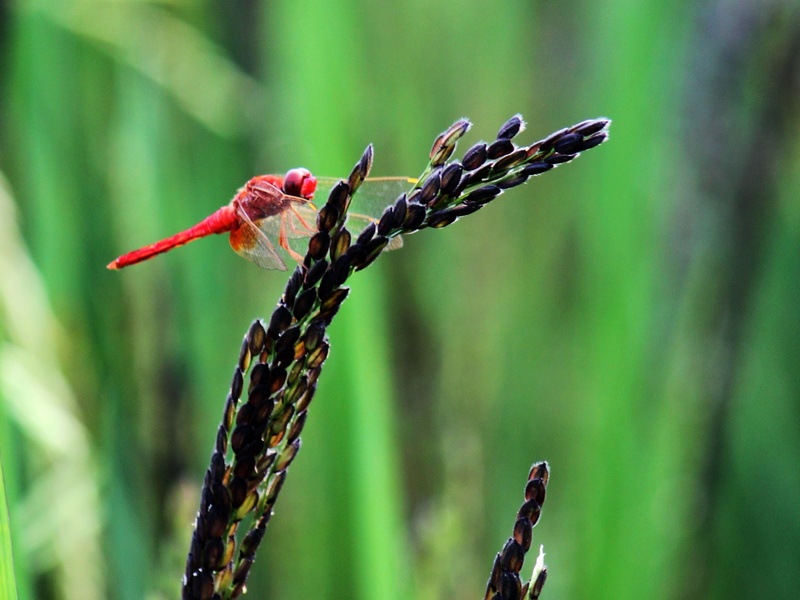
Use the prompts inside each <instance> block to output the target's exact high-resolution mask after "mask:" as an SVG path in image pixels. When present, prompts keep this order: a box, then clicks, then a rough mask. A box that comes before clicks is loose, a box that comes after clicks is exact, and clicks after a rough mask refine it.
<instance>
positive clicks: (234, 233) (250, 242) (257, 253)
mask: <svg viewBox="0 0 800 600" xmlns="http://www.w3.org/2000/svg"><path fill="white" fill-rule="evenodd" d="M236 215H237V216H238V217H239V219H240V221H239V226H238V227H234V228H233V229H232V230H231V235H230V243H231V248H233V249H234V251H235V252H236V253H237V254H238V255H239V256H242V257H244V258H246V259H247V260H249V261H251V262H254V263H255V264H257V265H258V266H259V267H261V268H262V269H277V270H279V271H285V270H286V265H285V264H284V262H283V260H282V259H281V257H280V255H279V254H278V253H277V251H276V250H275V246H273V245H272V242H270V241H269V238H268V237H267V236H266V234H265V233H264V232H263V231H262V230H261V229H260V228H258V227H257V226H256V225H255V223H253V221H252V220H251V219H250V217H248V216H247V213H246V212H245V211H244V210H243V209H242V207H241V206H240V205H238V204H237V205H236ZM262 220H265V221H266V220H277V221H280V216H276V217H270V218H269V219H262ZM276 239H277V238H276Z"/></svg>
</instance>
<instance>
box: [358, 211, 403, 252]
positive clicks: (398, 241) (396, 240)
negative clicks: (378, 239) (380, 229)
mask: <svg viewBox="0 0 800 600" xmlns="http://www.w3.org/2000/svg"><path fill="white" fill-rule="evenodd" d="M370 223H375V224H376V225H377V224H378V220H377V219H373V218H372V217H368V216H367V215H362V214H359V213H354V212H349V213H348V216H347V228H348V229H349V230H350V231H351V233H355V234H356V235H358V233H360V232H361V231H363V230H364V228H365V227H366V226H367V225H369V224H370ZM402 247H403V237H402V236H399V235H396V236H394V237H393V238H391V239H390V240H389V243H388V244H386V248H385V249H386V250H399V249H400V248H402Z"/></svg>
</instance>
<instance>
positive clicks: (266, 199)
mask: <svg viewBox="0 0 800 600" xmlns="http://www.w3.org/2000/svg"><path fill="white" fill-rule="evenodd" d="M336 181H338V180H337V179H334V178H319V179H318V178H316V177H314V175H312V174H311V172H310V171H309V170H308V169H303V168H298V169H291V170H290V171H288V172H287V173H286V175H285V176H283V177H282V176H280V175H258V176H256V177H253V178H252V179H251V180H250V181H248V182H247V183H246V184H245V185H244V186H243V187H242V188H241V189H239V191H238V192H237V193H236V195H235V196H234V197H233V200H231V202H230V204H227V205H225V206H223V207H222V208H220V209H218V210H216V211H215V212H213V213H212V214H211V215H209V216H208V217H206V218H205V219H203V220H202V221H200V222H199V223H198V224H197V225H195V226H194V227H190V228H189V229H186V230H185V231H181V232H180V233H176V234H175V235H173V236H171V237H168V238H166V239H163V240H161V241H159V242H156V243H155V244H150V245H149V246H145V247H143V248H139V249H138V250H134V251H132V252H128V253H127V254H123V255H122V256H120V257H119V258H117V259H115V260H113V261H111V262H110V263H109V264H108V268H109V269H121V268H123V267H127V266H129V265H135V264H136V263H139V262H142V261H144V260H148V259H150V258H152V257H154V256H156V255H158V254H161V253H163V252H167V251H169V250H172V249H173V248H177V247H178V246H182V245H184V244H187V243H189V242H191V241H193V240H196V239H198V238H201V237H205V236H207V235H211V234H215V233H230V243H231V247H232V248H233V249H234V250H235V251H236V253H237V254H239V255H240V256H243V257H244V258H246V259H248V260H250V261H252V262H254V263H255V264H257V265H258V266H259V267H263V268H264V269H280V270H282V271H283V270H286V265H285V264H284V262H283V259H282V258H281V256H280V254H278V252H277V250H276V249H275V246H274V245H273V243H272V241H270V239H273V240H274V239H277V240H278V246H280V247H281V248H283V249H284V250H286V252H288V253H289V255H290V256H291V257H292V258H293V259H295V260H296V261H297V262H302V261H303V257H302V256H301V255H300V254H299V253H298V252H296V251H295V250H294V249H293V248H292V247H291V246H290V244H289V240H290V239H295V238H304V237H310V236H311V235H313V234H314V233H315V231H316V229H315V225H316V220H315V219H316V211H317V209H316V207H315V206H314V205H313V204H312V202H311V200H312V199H313V198H314V194H315V193H319V192H323V191H325V190H327V191H330V189H331V188H332V187H333V185H334V184H335V183H336ZM414 182H415V180H413V179H408V178H405V177H387V178H376V179H367V180H366V181H364V183H363V184H362V187H361V188H360V189H359V191H358V193H357V194H356V195H355V196H354V198H353V201H354V204H353V205H354V206H357V207H358V210H359V211H360V212H349V213H348V214H349V220H348V225H349V226H350V228H351V229H352V231H353V233H358V232H359V231H360V230H361V229H363V228H364V227H366V225H367V224H368V223H369V222H371V221H374V220H375V218H376V217H378V216H380V214H381V211H382V210H383V209H384V208H385V207H386V206H388V204H389V203H390V202H392V201H393V200H394V198H396V197H397V196H398V195H400V194H401V193H402V192H403V191H405V190H406V189H407V188H408V185H409V184H413V183H414ZM357 198H358V199H359V201H358V202H356V199H357ZM362 213H363V214H362ZM359 222H361V223H359ZM395 240H397V241H395ZM392 241H393V242H394V243H393V244H390V247H392V248H398V247H400V246H401V245H402V240H400V238H399V237H397V238H394V239H393V240H392Z"/></svg>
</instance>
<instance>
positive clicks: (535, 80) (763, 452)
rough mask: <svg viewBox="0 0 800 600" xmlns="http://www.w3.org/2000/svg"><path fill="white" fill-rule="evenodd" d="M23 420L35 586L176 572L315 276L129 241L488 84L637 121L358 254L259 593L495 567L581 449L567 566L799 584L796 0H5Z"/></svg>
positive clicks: (387, 134)
mask: <svg viewBox="0 0 800 600" xmlns="http://www.w3.org/2000/svg"><path fill="white" fill-rule="evenodd" d="M0 6H2V8H0V11H2V13H1V14H0V85H1V86H2V88H1V91H0V171H2V172H3V173H4V175H5V177H6V178H7V179H8V182H9V185H8V186H5V185H3V186H2V191H0V224H1V225H0V227H1V229H0V232H1V233H2V235H0V278H1V279H2V286H1V287H0V301H1V302H2V304H0V306H2V309H0V342H1V343H2V347H0V385H1V387H0V397H2V402H0V419H1V421H0V423H1V424H0V452H1V453H2V460H3V467H4V473H5V478H6V490H7V492H8V493H9V495H10V501H11V508H12V528H13V533H14V541H15V552H16V555H17V556H16V558H17V560H16V563H15V566H16V568H17V578H18V584H19V587H20V593H21V596H22V597H25V598H27V597H37V598H38V597H42V598H70V597H74V598H99V597H106V596H107V597H114V598H142V597H151V598H157V597H165V598H166V597H175V595H176V594H177V590H178V578H179V577H180V573H181V572H182V567H183V561H184V558H185V552H186V549H187V546H188V540H189V535H190V531H189V527H190V523H191V522H192V517H193V511H194V510H195V509H196V506H197V497H196V495H197V490H199V483H200V480H201V478H202V474H203V469H204V467H205V464H206V461H207V459H208V456H209V454H210V451H211V447H212V443H213V435H214V432H215V430H216V426H217V422H218V419H219V416H220V412H221V407H222V403H223V401H224V398H225V393H226V391H227V387H228V384H229V378H230V372H231V369H232V367H233V364H234V362H235V359H236V355H237V353H238V348H239V344H240V342H241V338H242V335H243V334H244V332H245V331H246V330H247V327H248V325H249V323H250V321H251V320H252V319H253V318H255V317H257V316H264V315H267V314H269V312H270V311H271V309H272V307H273V305H274V302H275V301H276V299H277V297H278V295H279V293H280V290H281V289H282V287H283V284H284V281H285V279H284V277H283V275H281V274H280V273H274V272H264V271H261V270H259V269H257V268H255V267H253V266H252V265H250V264H247V263H245V262H244V261H242V260H240V259H239V258H238V257H237V256H236V255H235V254H233V253H232V252H230V251H229V249H228V248H227V244H226V242H225V241H224V240H222V239H214V240H204V241H201V242H197V243H195V244H192V245H191V246H189V247H187V248H184V249H181V250H178V251H176V252H174V253H170V254H167V255H164V256H162V257H159V258H157V259H154V260H153V261H150V262H149V263H147V264H145V265H141V266H138V267H135V268H132V269H130V270H126V271H123V272H121V273H111V272H106V271H105V270H104V269H103V265H105V264H106V263H107V262H108V261H109V260H110V259H112V258H113V257H114V256H116V255H118V254H119V253H121V252H122V251H125V250H129V249H131V248H133V247H136V246H138V245H142V244H144V243H149V242H151V241H154V240H156V239H158V238H159V237H162V236H164V235H166V234H170V233H173V232H174V231H177V230H178V229H180V228H183V227H185V226H188V225H190V224H192V223H194V222H195V221H197V220H198V219H200V218H202V217H204V216H205V215H206V214H208V213H209V212H210V211H211V210H213V209H215V208H216V207H218V206H219V205H220V204H222V203H223V202H227V201H228V200H229V198H230V197H231V195H232V194H233V192H234V191H235V190H236V188H237V187H238V186H239V185H241V184H242V183H243V182H244V181H246V180H247V179H248V178H249V177H250V176H252V175H253V174H256V173H263V172H282V171H285V170H286V169H288V168H290V167H293V166H298V165H303V166H306V167H308V168H310V169H311V170H312V171H314V172H315V173H318V174H324V175H344V174H346V173H347V172H348V171H349V169H350V167H351V166H352V164H353V162H354V161H355V160H356V159H357V158H358V156H359V155H360V153H361V150H362V149H363V147H364V146H365V145H366V144H367V143H368V142H373V143H374V144H375V148H376V159H375V167H374V169H373V173H375V174H378V175H391V174H404V175H411V176H413V175H415V174H417V172H418V171H419V170H420V169H421V167H422V166H423V165H424V164H425V162H426V157H427V152H428V149H429V144H430V140H431V139H432V138H433V137H434V136H435V135H436V134H437V133H438V132H439V131H441V130H442V129H443V128H444V127H446V126H447V125H448V124H450V123H451V122H452V121H453V120H454V119H456V118H458V117H460V116H468V117H469V118H470V119H471V120H472V121H473V122H474V123H475V127H474V129H473V130H472V132H470V134H469V136H468V138H467V139H466V144H469V143H471V142H472V141H475V140H477V139H479V138H481V137H483V138H491V137H492V136H493V135H494V133H495V131H496V129H497V127H498V126H499V125H500V124H501V123H502V122H503V121H504V120H505V118H506V117H508V115H510V114H513V113H515V112H521V113H523V115H525V116H526V117H527V119H528V121H529V132H528V133H527V134H523V136H525V135H529V136H530V138H529V139H530V141H533V140H534V139H536V138H538V137H542V136H544V135H546V134H548V133H549V132H550V131H552V130H555V129H558V128H560V127H562V126H566V125H570V124H572V123H574V122H577V121H580V120H581V119H583V118H587V117H595V116H600V115H606V116H609V117H611V118H613V119H614V126H613V129H612V139H611V141H610V142H609V143H608V144H605V145H604V147H603V148H602V149H601V150H598V151H596V152H592V153H589V154H587V155H586V156H585V157H583V158H581V159H580V160H579V161H577V162H576V163H575V164H573V165H569V166H568V167H564V168H562V169H559V170H557V171H556V172H554V173H550V174H547V175H546V176H544V177H540V178H537V179H535V180H533V181H532V182H531V183H530V184H528V185H527V186H525V187H524V188H522V189H518V190H513V191H511V192H510V193H508V194H507V195H505V196H503V197H502V198H501V199H499V200H498V201H496V202H495V203H493V205H492V206H491V207H488V208H487V209H486V210H485V211H481V214H479V215H476V216H475V217H474V218H470V219H466V220H464V221H463V222H462V223H459V224H458V225H456V226H454V227H452V228H448V230H447V231H444V232H442V234H441V235H426V234H425V233H423V234H420V235H417V236H412V237H410V238H409V239H407V240H406V246H405V248H404V249H403V250H402V251H399V252H395V253H392V254H388V255H386V256H384V257H382V258H381V259H380V261H379V263H378V264H376V265H375V267H373V268H371V269H369V270H368V271H367V272H365V273H363V274H359V275H357V276H355V277H354V278H353V280H352V282H353V291H352V293H351V295H350V298H349V299H348V300H347V302H346V303H345V305H344V307H343V310H342V312H341V313H340V315H339V317H338V320H337V322H336V323H334V325H333V326H332V327H331V330H330V332H329V333H330V337H331V345H332V353H331V358H330V359H329V361H328V363H327V365H326V368H325V370H324V372H323V375H322V377H321V379H320V388H319V391H318V394H317V397H316V399H315V401H314V408H313V410H312V411H311V415H310V418H309V422H308V425H307V426H306V429H305V433H304V436H303V440H304V444H303V449H302V452H301V453H300V455H299V457H298V460H297V461H296V463H295V464H294V465H293V467H292V470H291V472H290V477H289V478H288V480H287V484H286V486H285V488H284V490H283V493H282V497H281V500H280V502H279V504H278V506H277V510H276V515H275V517H274V519H273V520H272V522H271V527H270V530H269V531H268V533H267V537H266V538H265V542H264V544H263V545H262V549H261V552H260V554H259V562H257V563H256V567H255V569H254V570H253V575H252V576H251V579H250V585H249V588H250V593H251V594H252V595H253V596H254V597H261V596H262V595H266V594H267V593H269V594H271V595H273V596H278V595H280V596H283V597H290V598H299V597H308V596H310V595H312V594H313V595H316V596H321V597H325V598H342V597H348V596H356V597H361V598H366V597H370V596H379V597H383V598H400V597H403V598H408V597H415V598H420V599H424V600H432V599H434V598H443V597H446V596H448V595H457V596H458V597H468V596H469V595H472V596H473V597H477V596H478V595H480V594H481V593H482V590H483V587H484V584H485V579H486V577H487V576H488V572H489V568H490V565H491V561H492V559H493V556H494V552H495V551H496V550H497V549H498V548H499V547H500V546H501V545H502V542H503V541H504V540H505V538H506V537H507V535H508V531H509V528H510V526H511V524H512V523H511V521H512V519H513V514H514V511H515V510H516V508H517V505H518V499H519V494H520V487H521V485H522V482H523V479H524V475H525V473H527V470H528V468H529V467H530V464H531V463H532V462H533V461H534V460H537V459H544V458H546V459H548V460H549V461H550V464H551V467H552V470H553V476H552V479H551V482H550V487H549V500H548V505H547V508H546V510H545V514H544V515H543V519H542V521H541V522H540V524H539V526H538V527H537V529H536V533H535V538H534V542H535V543H544V544H545V550H546V552H547V562H548V564H549V568H550V577H549V579H548V584H547V588H546V590H545V592H544V594H545V597H547V596H548V595H550V594H552V595H553V597H556V596H561V597H575V598H579V597H588V596H590V595H591V596H593V597H601V598H629V597H630V598H633V597H637V598H638V597H645V598H675V597H680V598H722V597H730V596H734V597H736V596H739V595H743V594H744V592H743V590H748V591H753V590H755V591H756V592H757V594H756V595H757V596H758V597H769V598H792V597H794V596H793V594H795V593H796V589H797V587H798V583H799V582H800V577H799V576H798V574H797V569H796V565H797V563H798V560H800V519H798V518H797V514H796V513H797V511H796V509H795V508H794V499H795V498H796V497H797V495H798V493H800V476H798V473H800V451H799V450H798V448H800V425H799V424H800V415H799V414H798V413H800V410H799V409H800V369H798V366H797V365H798V364H800V360H799V359H800V350H798V344H797V340H798V339H800V317H798V314H800V313H798V310H797V307H798V306H800V286H798V277H797V274H798V273H800V251H798V249H800V202H798V200H797V191H796V190H797V189H798V186H800V146H799V145H798V142H797V139H798V138H797V135H796V132H797V131H798V122H800V119H798V101H797V98H800V84H799V83H798V73H800V69H798V64H799V63H800V26H799V25H798V24H800V18H798V17H800V14H799V12H800V11H798V6H797V3H796V2H794V1H791V0H783V1H778V0H768V1H767V2H761V3H751V2H747V1H745V0H717V1H707V2H682V3H674V2H667V1H666V0H657V1H654V2H647V3H633V2H622V1H619V0H604V1H602V2H591V3H590V2H577V3H575V2H573V3H568V4H565V3H552V2H531V1H529V0H514V1H508V2H503V3H495V4H487V3H483V4H476V3H472V2H463V1H462V2H459V1H457V0H452V1H449V2H442V3H431V2H421V1H418V0H408V1H406V2H395V3H370V2H352V1H350V2H347V1H342V2H307V3H297V2H287V1H285V0H284V1H279V2H271V3H267V2H256V1H247V2H237V3H235V4H222V3H212V2H201V1H197V2H186V1H184V2H162V3H158V2H147V1H143V0H140V1H128V2H124V1H123V2H111V1H89V0H82V1H71V2H58V1H56V0H38V1H33V0H29V1H23V0H18V1H16V2H8V3H6V4H5V5H0Z"/></svg>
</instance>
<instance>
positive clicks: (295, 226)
mask: <svg viewBox="0 0 800 600" xmlns="http://www.w3.org/2000/svg"><path fill="white" fill-rule="evenodd" d="M288 198H289V199H290V200H291V202H290V204H289V208H288V209H286V237H287V238H289V239H295V238H308V237H311V236H312V235H314V234H315V233H316V232H317V227H316V226H317V209H316V207H315V206H314V205H313V204H311V202H309V201H308V200H304V199H303V198H296V199H295V198H294V197H292V196H288Z"/></svg>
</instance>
